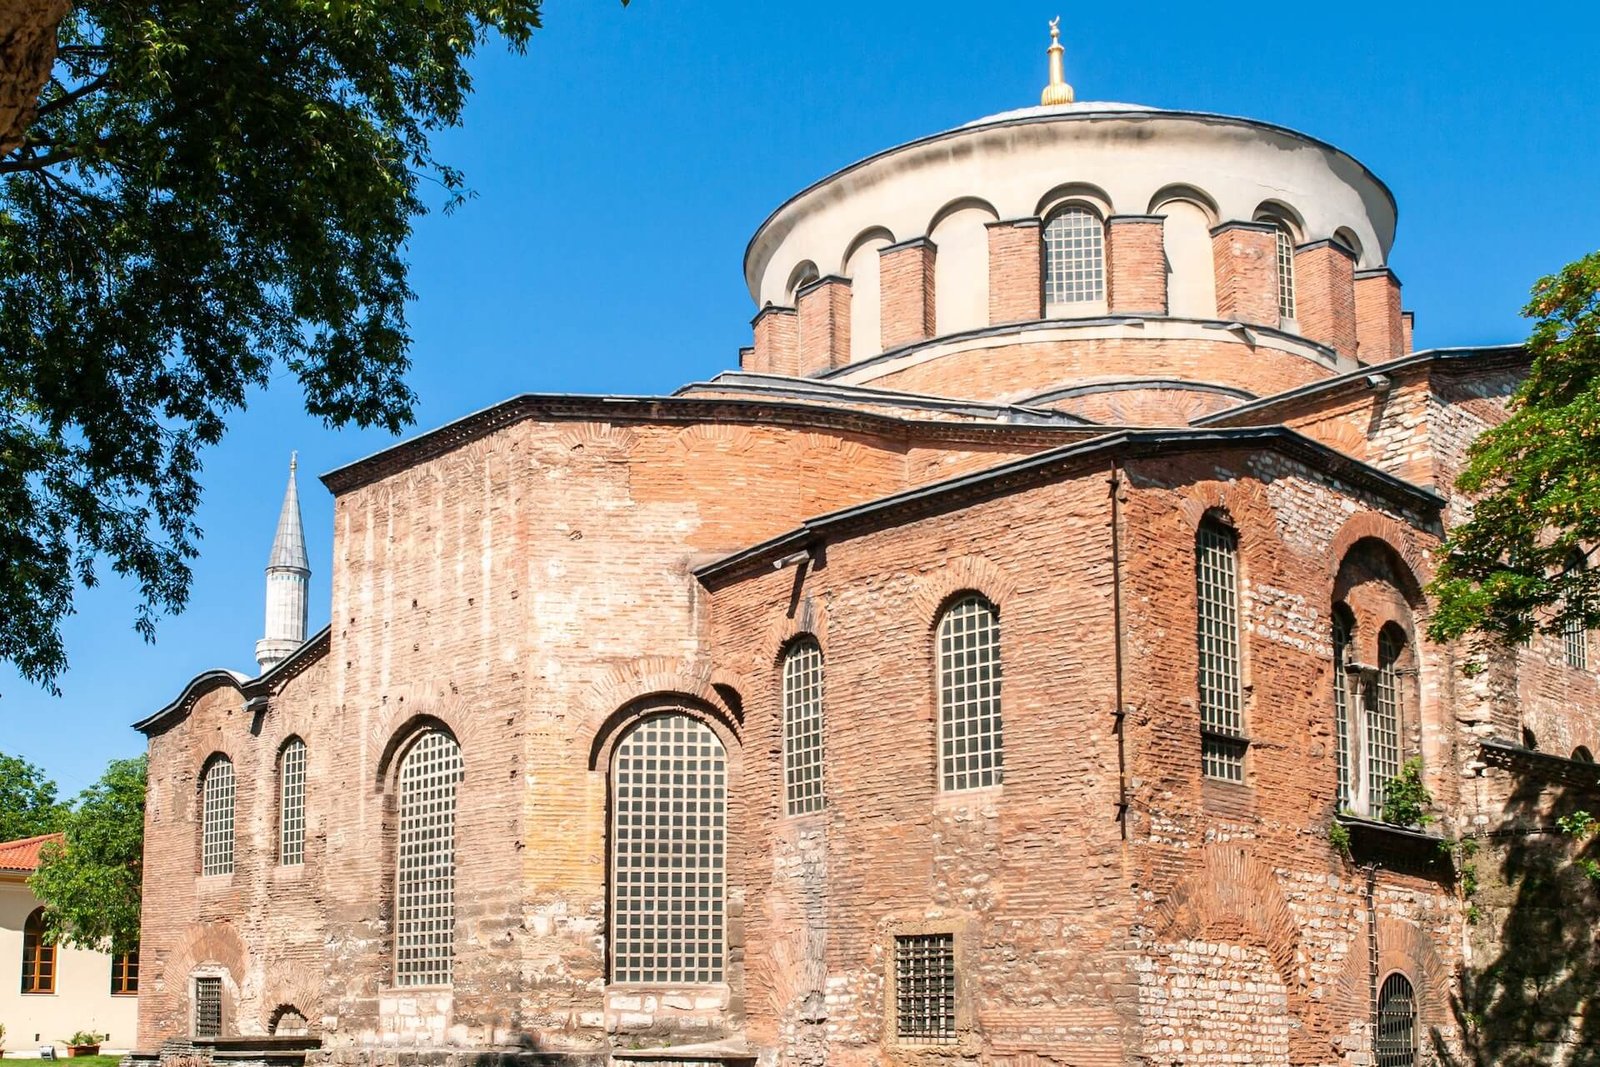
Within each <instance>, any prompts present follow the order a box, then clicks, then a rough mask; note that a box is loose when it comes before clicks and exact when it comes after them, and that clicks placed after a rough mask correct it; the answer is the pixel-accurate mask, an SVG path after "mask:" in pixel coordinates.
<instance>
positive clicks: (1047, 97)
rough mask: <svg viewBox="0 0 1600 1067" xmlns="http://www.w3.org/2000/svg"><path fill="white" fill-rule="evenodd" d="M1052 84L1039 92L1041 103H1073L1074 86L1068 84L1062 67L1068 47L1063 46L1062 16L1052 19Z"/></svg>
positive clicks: (1055, 104)
mask: <svg viewBox="0 0 1600 1067" xmlns="http://www.w3.org/2000/svg"><path fill="white" fill-rule="evenodd" d="M1049 51H1050V84H1049V85H1046V86H1045V87H1044V92H1042V93H1040V94H1039V103H1040V104H1041V105H1043V106H1045V107H1055V106H1058V105H1060V104H1070V103H1072V99H1073V97H1072V86H1070V85H1068V84H1067V76H1066V72H1065V71H1064V70H1063V69H1062V62H1061V56H1062V53H1064V52H1066V49H1065V48H1063V47H1062V46H1061V16H1060V15H1057V16H1056V17H1055V18H1053V19H1051V20H1050V50H1049Z"/></svg>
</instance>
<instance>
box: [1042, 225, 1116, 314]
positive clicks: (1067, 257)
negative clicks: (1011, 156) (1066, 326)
mask: <svg viewBox="0 0 1600 1067" xmlns="http://www.w3.org/2000/svg"><path fill="white" fill-rule="evenodd" d="M1043 240H1044V249H1043V253H1044V254H1043V259H1044V307H1045V314H1046V316H1049V317H1052V318H1054V317H1058V316H1063V315H1070V314H1082V313H1083V312H1084V311H1085V310H1095V309H1094V308H1093V305H1103V304H1104V303H1105V299H1106V252H1105V223H1104V222H1102V221H1101V219H1100V216H1099V215H1098V214H1096V213H1095V212H1093V211H1091V210H1090V209H1089V208H1087V207H1085V206H1083V205H1081V204H1069V205H1067V206H1066V207H1063V208H1062V209H1061V210H1059V211H1057V212H1056V213H1055V214H1053V215H1052V216H1050V219H1049V221H1048V222H1046V223H1045V225H1044V236H1043Z"/></svg>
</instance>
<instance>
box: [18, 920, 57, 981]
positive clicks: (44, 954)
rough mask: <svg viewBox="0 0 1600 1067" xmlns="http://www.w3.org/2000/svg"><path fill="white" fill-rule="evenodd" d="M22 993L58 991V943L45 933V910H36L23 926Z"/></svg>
mask: <svg viewBox="0 0 1600 1067" xmlns="http://www.w3.org/2000/svg"><path fill="white" fill-rule="evenodd" d="M22 991H23V992H24V993H54V992H55V991H56V943H55V942H54V941H51V940H50V938H49V936H48V935H47V934H46V933H45V928H44V909H43V908H34V909H33V911H32V912H30V913H29V914H28V918H27V920H26V921H25V922H24V923H23V924H22Z"/></svg>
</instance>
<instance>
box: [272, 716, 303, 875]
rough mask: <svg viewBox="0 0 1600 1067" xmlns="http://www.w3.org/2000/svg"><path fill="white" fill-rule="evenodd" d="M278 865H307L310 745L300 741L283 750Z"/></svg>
mask: <svg viewBox="0 0 1600 1067" xmlns="http://www.w3.org/2000/svg"><path fill="white" fill-rule="evenodd" d="M278 796H279V804H278V862H279V863H281V864H283V865H284V866H285V867H294V866H298V865H300V864H302V863H304V862H305V861H306V743H305V742H304V741H302V740H300V739H299V738H298V737H297V738H294V739H293V740H291V741H290V742H289V743H288V744H287V745H284V746H283V758H282V761H281V766H280V767H279V770H278Z"/></svg>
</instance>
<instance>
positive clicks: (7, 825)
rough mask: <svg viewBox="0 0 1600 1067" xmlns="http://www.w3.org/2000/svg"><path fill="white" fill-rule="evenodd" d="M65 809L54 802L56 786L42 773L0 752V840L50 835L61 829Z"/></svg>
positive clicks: (16, 758) (28, 764)
mask: <svg viewBox="0 0 1600 1067" xmlns="http://www.w3.org/2000/svg"><path fill="white" fill-rule="evenodd" d="M66 810H67V809H66V805H65V804H62V803H59V802H58V801H57V800H56V784H55V783H54V782H52V781H51V780H50V779H48V778H46V777H45V774H44V771H42V770H40V769H39V768H38V767H35V766H34V765H33V764H31V763H29V762H28V761H27V760H25V759H22V758H20V757H18V756H8V755H6V754H5V753H0V841H15V840H17V839H18V838H19V837H35V836H37V835H39V834H53V833H55V832H56V831H57V830H59V829H61V819H62V816H63V815H65V814H66Z"/></svg>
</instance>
